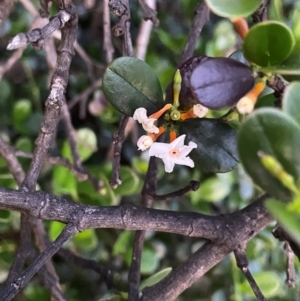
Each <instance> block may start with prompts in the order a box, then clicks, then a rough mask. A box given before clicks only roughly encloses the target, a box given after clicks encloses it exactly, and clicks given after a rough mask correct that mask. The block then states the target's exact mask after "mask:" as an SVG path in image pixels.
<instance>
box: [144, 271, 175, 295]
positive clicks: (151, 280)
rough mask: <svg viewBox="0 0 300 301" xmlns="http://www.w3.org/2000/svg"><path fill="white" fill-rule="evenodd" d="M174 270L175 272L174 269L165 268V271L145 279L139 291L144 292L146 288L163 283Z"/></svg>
mask: <svg viewBox="0 0 300 301" xmlns="http://www.w3.org/2000/svg"><path fill="white" fill-rule="evenodd" d="M172 270H173V269H172V268H165V269H163V270H161V271H159V272H157V273H155V274H154V275H152V276H150V277H149V278H147V279H145V280H144V281H142V283H141V284H140V287H139V290H140V291H142V290H143V289H144V288H145V287H147V286H152V285H154V284H156V283H158V282H159V281H161V280H162V279H164V278H165V277H167V276H168V275H169V274H170V273H171V272H172Z"/></svg>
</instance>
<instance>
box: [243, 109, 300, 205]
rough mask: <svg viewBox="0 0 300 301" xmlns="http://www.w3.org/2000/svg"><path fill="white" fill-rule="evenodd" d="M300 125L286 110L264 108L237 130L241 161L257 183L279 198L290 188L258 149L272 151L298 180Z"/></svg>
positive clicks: (299, 174) (253, 114)
mask: <svg viewBox="0 0 300 301" xmlns="http://www.w3.org/2000/svg"><path fill="white" fill-rule="evenodd" d="M299 149H300V128H299V127H298V125H297V124H296V122H295V121H294V120H293V119H292V118H291V117H289V116H288V115H286V114H284V113H283V112H281V111H279V110H277V109H273V108H261V109H258V110H256V111H255V112H254V113H252V114H251V115H249V116H248V117H247V119H246V120H245V121H244V122H243V124H242V126H241V128H240V131H239V133H238V150H239V155H240V159H241V162H242V163H243V164H244V167H245V169H246V171H247V172H248V174H249V175H250V176H251V177H252V179H253V180H254V181H255V183H256V184H257V185H259V186H261V187H262V188H263V189H264V190H266V191H267V192H269V193H270V194H271V195H273V196H275V197H276V198H278V199H280V200H288V199H289V198H290V192H289V190H287V189H286V188H285V187H284V186H283V185H282V184H281V183H280V181H279V180H278V179H276V178H275V177H274V176H272V175H271V174H270V172H269V171H268V170H266V169H265V167H264V166H263V165H262V163H261V161H260V158H259V157H258V152H259V151H262V152H264V153H266V154H267V155H270V156H272V157H274V158H276V160H277V161H278V162H279V163H280V164H281V165H282V166H283V168H284V170H285V171H286V172H287V173H289V174H290V175H292V176H293V177H294V178H295V179H296V180H297V179H299V178H300V152H299Z"/></svg>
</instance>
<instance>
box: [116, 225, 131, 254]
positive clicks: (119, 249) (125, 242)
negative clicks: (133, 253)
mask: <svg viewBox="0 0 300 301" xmlns="http://www.w3.org/2000/svg"><path fill="white" fill-rule="evenodd" d="M132 242H133V232H132V231H123V232H122V233H121V234H120V235H119V237H118V239H117V240H116V242H115V244H114V246H113V254H114V255H115V256H116V255H120V254H124V253H125V252H126V251H127V250H128V248H130V246H131V243H132Z"/></svg>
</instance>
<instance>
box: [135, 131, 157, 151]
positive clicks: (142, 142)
mask: <svg viewBox="0 0 300 301" xmlns="http://www.w3.org/2000/svg"><path fill="white" fill-rule="evenodd" d="M152 144H153V140H152V138H151V137H150V136H148V135H143V136H141V137H140V139H139V140H138V142H137V146H138V148H139V150H141V151H144V150H146V149H147V148H149V147H150V146H151V145H152Z"/></svg>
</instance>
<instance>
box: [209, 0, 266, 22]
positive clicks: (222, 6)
mask: <svg viewBox="0 0 300 301" xmlns="http://www.w3.org/2000/svg"><path fill="white" fill-rule="evenodd" d="M206 3H207V5H208V6H209V8H210V9H211V10H212V11H213V12H214V13H215V14H216V15H219V16H221V17H225V18H229V17H233V18H234V17H247V16H250V15H251V14H252V13H254V12H255V11H256V10H257V9H258V7H259V5H260V3H261V1H260V0H206Z"/></svg>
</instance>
